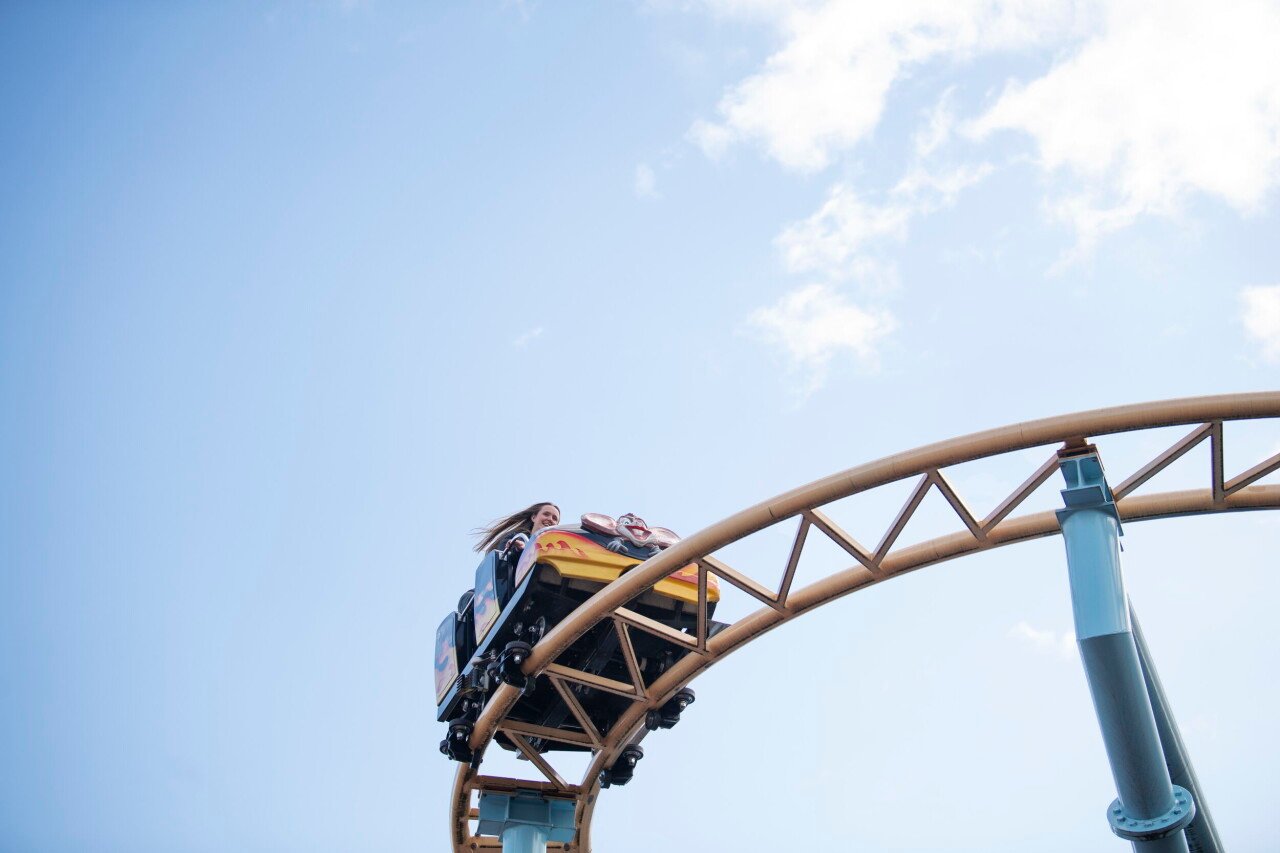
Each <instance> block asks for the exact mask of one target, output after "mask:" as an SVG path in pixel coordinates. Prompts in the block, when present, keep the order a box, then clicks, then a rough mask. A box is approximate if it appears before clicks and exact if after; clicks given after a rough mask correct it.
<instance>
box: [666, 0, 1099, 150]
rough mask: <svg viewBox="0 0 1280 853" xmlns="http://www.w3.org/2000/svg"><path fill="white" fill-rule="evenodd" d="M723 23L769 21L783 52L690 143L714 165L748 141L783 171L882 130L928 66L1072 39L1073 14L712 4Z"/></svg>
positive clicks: (999, 8) (988, 0)
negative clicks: (899, 88) (901, 95)
mask: <svg viewBox="0 0 1280 853" xmlns="http://www.w3.org/2000/svg"><path fill="white" fill-rule="evenodd" d="M709 5H710V6H711V8H712V9H713V10H715V11H717V12H718V13H720V14H723V15H738V16H740V17H746V18H761V17H765V18H768V17H770V16H772V17H773V18H774V20H775V22H776V25H777V26H778V27H779V28H780V30H781V31H782V34H783V41H784V43H783V45H782V47H781V48H780V49H779V50H778V51H777V52H775V53H774V54H773V55H772V56H770V57H769V58H768V59H767V60H766V61H765V64H764V68H763V69H762V70H761V71H759V72H758V73H756V74H753V75H751V76H749V77H747V78H746V79H744V80H742V81H741V82H739V83H737V84H736V85H735V86H733V87H731V88H730V89H729V90H728V91H727V92H725V94H724V96H723V97H722V98H721V100H720V103H719V105H718V106H717V109H716V111H717V113H718V115H719V120H718V121H716V122H708V121H705V120H703V121H699V122H696V123H695V124H694V126H693V127H692V128H691V129H690V136H691V138H692V139H693V140H694V142H696V143H697V144H698V145H699V146H701V147H702V148H703V150H704V151H706V152H707V153H708V155H710V156H712V157H715V156H718V155H719V154H720V153H721V152H723V151H724V149H725V148H727V147H728V145H730V144H732V143H733V142H738V141H747V140H753V141H756V142H759V143H760V144H762V145H763V146H764V149H765V150H766V151H767V152H768V154H769V155H770V156H771V157H773V158H774V159H776V160H777V161H778V162H779V163H781V164H782V165H783V166H785V167H787V168H789V169H794V170H796V171H800V172H813V171H818V170H820V169H823V168H825V167H826V166H827V165H828V164H829V163H830V162H831V159H832V157H833V156H834V155H836V154H837V153H839V152H841V151H844V150H848V149H850V148H852V147H853V146H855V145H856V144H857V143H858V142H860V141H861V140H862V139H864V138H865V137H866V136H867V135H868V134H870V133H871V131H872V130H874V129H875V127H876V125H877V124H878V123H879V121H880V116H881V114H882V113H883V111H884V104H885V98H886V96H887V94H888V92H889V88H890V87H891V86H892V85H893V83H894V82H895V81H896V80H898V79H899V78H900V77H902V76H903V75H904V74H905V73H907V72H908V71H909V70H910V69H911V68H913V67H915V66H918V65H920V64H922V63H925V62H927V61H930V60H934V59H938V58H943V57H951V58H958V59H964V58H968V57H970V56H973V55H975V54H977V53H982V52H987V51H992V50H999V49H1009V48H1017V47H1023V46H1026V45H1029V44H1034V43H1036V42H1039V41H1041V40H1043V39H1045V38H1054V39H1060V38H1062V36H1063V35H1064V34H1068V33H1071V32H1073V31H1074V27H1073V26H1072V21H1073V19H1074V17H1075V6H1074V5H1073V4H1070V3H1060V2H1059V3H1055V2H1047V0H915V2H897V3H866V2H856V0H827V2H823V3H810V4H799V5H797V4H763V3H747V4H743V3H741V2H712V3H710V4H709Z"/></svg>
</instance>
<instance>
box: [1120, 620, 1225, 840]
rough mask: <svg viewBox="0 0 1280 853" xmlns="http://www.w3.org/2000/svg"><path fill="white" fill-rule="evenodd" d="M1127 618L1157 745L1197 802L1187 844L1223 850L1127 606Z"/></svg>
mask: <svg viewBox="0 0 1280 853" xmlns="http://www.w3.org/2000/svg"><path fill="white" fill-rule="evenodd" d="M1129 622H1130V624H1131V625H1132V626H1133V642H1134V645H1135V646H1136V647H1137V649H1138V663H1140V664H1141V665H1142V678H1143V680H1144V681H1145V682H1146V686H1147V695H1148V696H1149V697H1150V698H1151V710H1152V712H1153V713H1154V714H1155V718H1156V730H1157V731H1158V732H1159V733H1160V746H1161V748H1162V749H1163V750H1164V763H1165V766H1167V767H1168V768H1169V778H1170V779H1172V780H1173V783H1174V784H1175V785H1180V786H1182V787H1183V788H1186V789H1187V790H1188V791H1190V792H1191V796H1192V798H1193V799H1194V801H1195V805H1196V816H1195V817H1194V818H1193V819H1192V821H1191V823H1189V824H1187V828H1186V829H1185V830H1184V832H1186V835H1187V846H1188V847H1189V848H1190V849H1191V853H1222V840H1221V839H1220V838H1219V837H1218V828H1217V826H1215V825H1214V823H1213V817H1212V815H1210V813H1209V807H1208V805H1207V804H1206V803H1205V798H1204V792H1203V790H1202V789H1201V788H1200V780H1199V779H1198V778H1196V771H1195V769H1194V768H1193V767H1192V766H1191V757H1190V756H1189V755H1188V754H1187V747H1186V745H1185V744H1183V742H1182V733H1181V732H1180V731H1179V730H1178V723H1177V722H1176V721H1175V720H1174V718H1173V711H1172V710H1171V709H1170V707H1169V700H1168V697H1166V696H1165V693H1164V685H1163V684H1161V683H1160V676H1159V675H1158V674H1157V673H1156V667H1155V663H1154V662H1153V661H1152V659H1151V652H1150V650H1149V649H1148V648H1147V641H1146V638H1145V637H1143V635H1142V626H1141V625H1140V624H1139V623H1138V616H1137V614H1135V613H1134V612H1133V607H1132V605H1130V607H1129Z"/></svg>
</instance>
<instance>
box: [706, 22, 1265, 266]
mask: <svg viewBox="0 0 1280 853" xmlns="http://www.w3.org/2000/svg"><path fill="white" fill-rule="evenodd" d="M705 5H706V7H708V8H709V9H711V10H712V11H713V13H715V14H717V15H720V16H725V17H735V18H739V19H743V20H748V21H755V22H765V23H767V24H768V25H771V26H772V27H774V28H775V29H776V30H777V32H778V35H779V38H780V44H779V46H778V48H777V49H776V50H775V51H774V52H773V53H772V54H771V55H770V56H769V57H768V58H767V59H766V60H765V61H764V63H763V64H762V66H761V67H760V68H759V69H758V70H757V71H755V73H752V74H749V75H747V76H746V77H744V78H743V79H741V80H739V81H738V82H737V83H735V84H733V85H731V86H729V87H728V88H727V89H726V90H725V92H724V94H723V96H722V97H721V99H720V102H719V104H718V105H717V107H716V115H715V117H714V119H711V120H707V119H703V120H700V121H698V122H695V123H694V125H693V126H692V127H691V129H690V134H689V135H690V138H691V139H692V140H693V141H694V142H695V143H696V144H697V145H699V146H700V147H701V148H702V149H703V151H705V152H706V153H707V154H708V155H709V156H712V157H718V156H719V155H720V154H722V153H723V152H724V151H726V150H727V149H729V148H730V147H732V146H734V145H737V144H742V143H751V144H756V145H759V146H760V147H761V148H762V149H763V150H764V151H765V152H766V153H767V154H768V155H769V156H770V157H772V158H773V159H775V160H776V161H777V162H778V163H780V164H781V165H783V166H784V167H785V168H788V169H792V170H796V171H800V172H814V171H818V170H821V169H824V168H826V167H827V166H829V165H830V164H831V163H832V162H834V161H835V160H837V159H839V158H841V157H844V156H847V155H848V154H849V153H850V152H853V151H855V150H856V148H857V146H858V144H859V143H860V142H862V141H863V140H865V139H867V137H868V136H869V135H870V134H871V133H872V132H873V131H874V130H875V129H876V128H877V127H878V126H879V124H880V122H881V118H882V114H883V112H884V109H885V103H886V99H887V97H888V96H889V93H890V91H891V89H892V87H893V86H894V85H895V84H896V83H899V82H900V81H902V80H904V79H907V78H908V77H911V76H914V77H915V79H922V77H921V75H919V74H918V73H917V72H918V70H919V69H921V68H924V67H937V66H938V65H940V64H941V63H944V62H946V63H952V64H962V63H966V62H969V61H972V60H974V59H976V58H979V57H983V56H987V55H993V54H997V53H1009V52H1013V51H1025V50H1027V49H1028V48H1033V47H1034V48H1044V49H1048V50H1051V51H1053V52H1054V54H1056V57H1057V58H1056V59H1055V60H1054V61H1053V63H1052V65H1051V66H1050V67H1049V68H1048V70H1047V71H1045V72H1043V73H1041V74H1039V75H1038V76H1032V77H1030V78H1027V79H1023V80H1021V81H1011V82H1009V83H1008V84H1007V85H1006V86H1005V87H1004V90H1003V92H1001V93H1000V94H999V95H998V96H997V97H996V98H995V100H994V103H992V104H990V105H989V106H988V107H987V108H985V109H984V110H982V111H980V112H979V114H977V115H976V117H968V118H967V119H963V120H962V119H961V118H960V117H957V116H956V115H955V111H954V107H953V101H954V100H956V99H955V98H954V96H953V95H952V93H951V92H950V90H948V91H947V92H943V93H941V94H942V97H941V100H940V102H939V107H938V109H937V110H936V111H935V113H934V114H933V115H932V116H931V117H930V118H929V119H928V120H927V121H926V122H925V123H924V124H923V125H922V126H921V127H920V128H918V130H917V133H916V134H915V140H914V145H915V150H916V152H917V156H918V157H921V158H924V157H934V156H935V155H936V154H937V153H938V152H941V151H943V150H944V149H947V148H952V149H954V148H956V147H957V146H956V145H955V144H953V143H954V138H955V134H954V128H955V127H957V126H959V127H962V128H963V129H964V131H965V134H964V137H965V139H966V140H967V141H968V142H969V143H970V144H973V143H978V144H982V143H984V142H987V141H989V140H990V139H991V138H992V137H993V135H994V134H996V133H997V132H999V131H1006V132H1014V133H1017V134H1020V135H1023V136H1024V137H1026V138H1028V139H1029V140H1030V141H1031V142H1032V143H1033V144H1034V146H1035V150H1036V152H1037V161H1036V162H1037V163H1038V164H1039V166H1040V167H1041V168H1042V169H1043V170H1044V172H1045V173H1046V175H1048V176H1049V177H1050V180H1049V181H1047V182H1046V183H1045V185H1044V186H1045V187H1046V188H1047V189H1046V193H1047V194H1046V196H1045V199H1044V208H1045V210H1046V212H1047V213H1048V215H1050V216H1051V217H1053V218H1055V219H1058V220H1061V221H1064V222H1066V223H1068V224H1069V225H1071V226H1072V227H1073V228H1074V230H1075V231H1076V234H1077V236H1078V241H1079V247H1078V248H1080V249H1081V250H1088V249H1089V248H1090V247H1091V246H1092V245H1093V244H1094V243H1095V242H1096V241H1097V240H1098V239H1099V238H1100V237H1102V236H1105V235H1106V234H1108V233H1111V232H1114V231H1117V230H1119V229H1122V228H1125V227H1126V226H1128V225H1130V224H1131V223H1133V222H1134V221H1135V220H1136V219H1137V218H1139V217H1142V216H1149V215H1156V216H1167V215H1173V214H1177V213H1179V212H1180V211H1181V209H1182V208H1183V206H1184V205H1185V203H1186V201H1187V200H1188V199H1189V198H1191V197H1193V196H1195V195H1197V194H1204V195H1207V196H1210V197H1213V198H1217V199H1221V200H1223V201H1225V202H1226V203H1227V204H1229V205H1231V206H1233V207H1234V208H1236V209H1237V210H1239V211H1241V212H1242V213H1246V214H1247V213H1249V212H1252V211H1255V210H1257V209H1258V208H1260V207H1261V206H1262V205H1263V203H1264V202H1265V201H1266V199H1267V197H1268V196H1269V195H1270V194H1271V193H1272V192H1273V191H1274V190H1275V189H1276V188H1277V186H1280V62H1276V61H1275V59H1274V54H1275V51H1276V45H1277V44H1280V5H1277V4H1276V3H1275V2H1274V0H1271V2H1268V0H1224V2H1222V3H1217V4H1214V5H1213V6H1212V7H1209V6H1207V5H1206V4H1204V3H1202V2H1195V1H1194V0H1171V2H1168V3H1160V4H1151V3H1147V2H1142V0H1074V2H1073V0H955V2H943V0H904V2H900V3H894V4H872V3H866V2H858V1H857V0H815V2H808V3H800V4H791V3H781V2H778V3H775V2H768V0H706V2H705ZM1054 54H1047V53H1046V56H1052V55H1054ZM963 166H964V164H963V163H961V164H958V166H957V168H959V167H963ZM988 168H989V167H988ZM908 178H910V176H908ZM904 180H905V179H904Z"/></svg>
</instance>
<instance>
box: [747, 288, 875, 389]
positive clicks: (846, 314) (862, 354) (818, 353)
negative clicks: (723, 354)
mask: <svg viewBox="0 0 1280 853" xmlns="http://www.w3.org/2000/svg"><path fill="white" fill-rule="evenodd" d="M747 322H748V325H749V326H750V327H751V329H752V330H754V331H755V332H756V333H757V334H758V335H759V336H760V337H761V338H763V339H764V340H765V341H766V342H768V343H771V344H774V345H777V346H779V347H781V348H782V349H783V350H784V351H785V352H786V353H787V355H788V356H789V357H790V359H791V362H792V367H793V368H794V369H796V370H799V371H801V372H802V373H804V374H805V375H806V378H805V384H804V386H803V388H802V396H807V395H808V394H811V393H813V392H814V391H816V390H817V389H819V388H821V387H822V386H823V385H824V384H825V383H826V379H827V370H828V367H829V365H830V362H831V359H832V358H833V357H834V356H835V355H836V354H838V353H840V352H843V351H848V352H852V353H853V355H855V356H856V357H857V359H858V360H859V361H860V362H861V363H862V365H863V366H864V367H865V368H867V369H872V370H874V369H876V368H877V367H878V366H879V353H878V347H879V345H880V342H881V341H882V340H883V338H884V337H885V336H886V335H888V334H889V333H890V332H892V331H893V329H894V327H895V326H896V322H895V320H894V318H893V316H892V315H891V314H890V313H889V312H887V311H882V310H875V309H871V308H863V307H860V306H858V305H855V304H854V303H852V302H850V301H849V300H848V299H847V298H846V297H845V296H844V295H843V294H842V293H840V292H839V291H838V290H836V289H835V288H834V287H832V286H830V285H827V284H811V285H808V286H807V287H802V288H800V289H798V290H793V291H792V292H790V293H788V294H786V295H784V296H783V297H782V298H781V299H780V300H778V302H777V303H775V304H774V305H772V306H770V307H768V308H760V309H758V310H756V311H755V312H754V313H752V315H751V317H750V318H749V319H748V321H747Z"/></svg>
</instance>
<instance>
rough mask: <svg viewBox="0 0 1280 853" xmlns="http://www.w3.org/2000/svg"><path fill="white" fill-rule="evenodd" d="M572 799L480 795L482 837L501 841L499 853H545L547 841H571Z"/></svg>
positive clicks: (526, 794)
mask: <svg viewBox="0 0 1280 853" xmlns="http://www.w3.org/2000/svg"><path fill="white" fill-rule="evenodd" d="M573 809H574V801H573V800H559V799H554V798H551V797H544V796H542V795H541V794H539V793H537V792H535V791H517V792H515V793H514V794H498V793H493V792H490V791H482V792H481V793H480V826H479V828H478V831H479V833H480V834H481V835H496V836H498V837H499V838H501V839H502V853H546V850H547V842H548V841H560V842H565V841H572V840H573V835H574V827H573Z"/></svg>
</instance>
